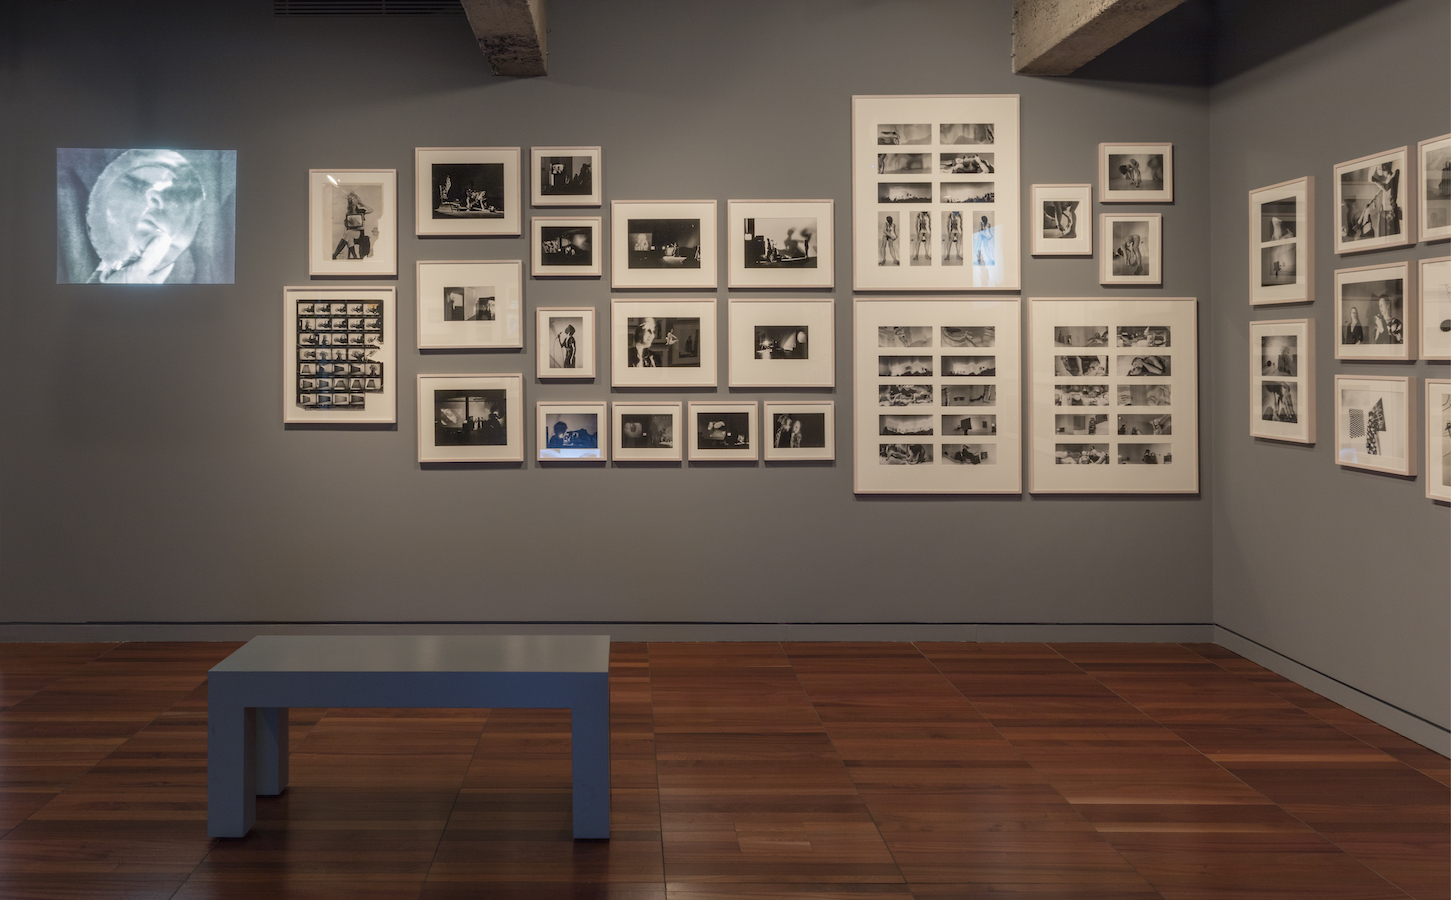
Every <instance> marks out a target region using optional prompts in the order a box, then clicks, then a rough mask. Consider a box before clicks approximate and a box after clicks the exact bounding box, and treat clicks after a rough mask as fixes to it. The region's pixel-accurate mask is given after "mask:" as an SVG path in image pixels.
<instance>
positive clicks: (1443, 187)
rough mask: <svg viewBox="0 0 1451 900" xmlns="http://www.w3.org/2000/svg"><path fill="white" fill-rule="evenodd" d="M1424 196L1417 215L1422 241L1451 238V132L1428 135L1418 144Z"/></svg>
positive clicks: (1421, 197) (1422, 194)
mask: <svg viewBox="0 0 1451 900" xmlns="http://www.w3.org/2000/svg"><path fill="white" fill-rule="evenodd" d="M1417 151H1418V152H1417V156H1418V158H1419V160H1420V165H1419V166H1418V168H1417V171H1418V172H1420V174H1421V196H1420V203H1419V204H1417V210H1416V212H1417V215H1418V216H1419V217H1420V219H1421V231H1420V236H1421V240H1422V241H1444V240H1446V239H1447V238H1451V134H1443V135H1441V136H1440V137H1434V138H1428V139H1427V140H1424V141H1421V142H1420V144H1418V145H1417Z"/></svg>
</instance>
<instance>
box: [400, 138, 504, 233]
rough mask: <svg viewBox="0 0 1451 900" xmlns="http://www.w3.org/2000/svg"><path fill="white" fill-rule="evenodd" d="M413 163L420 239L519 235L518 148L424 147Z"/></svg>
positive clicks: (416, 228)
mask: <svg viewBox="0 0 1451 900" xmlns="http://www.w3.org/2000/svg"><path fill="white" fill-rule="evenodd" d="M413 161H414V177H415V194H414V211H415V212H414V214H415V216H416V218H415V219H414V223H415V231H416V233H417V234H418V235H419V236H420V237H423V236H428V235H459V234H465V235H491V234H504V235H509V234H519V227H520V225H521V224H522V222H523V217H522V212H523V203H522V202H521V201H522V196H521V189H520V176H519V148H518V147H418V148H416V149H415V150H414V151H413Z"/></svg>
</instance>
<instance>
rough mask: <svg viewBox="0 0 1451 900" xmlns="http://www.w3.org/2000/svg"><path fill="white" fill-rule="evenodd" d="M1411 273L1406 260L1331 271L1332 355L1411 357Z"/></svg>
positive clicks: (1413, 308)
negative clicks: (1333, 326) (1333, 320)
mask: <svg viewBox="0 0 1451 900" xmlns="http://www.w3.org/2000/svg"><path fill="white" fill-rule="evenodd" d="M1414 275H1415V270H1414V269H1412V268H1411V264H1410V263H1409V262H1398V263H1385V264H1383V265H1378V266H1357V267H1355V268H1353V269H1336V270H1335V317H1336V322H1337V323H1338V328H1337V331H1338V335H1337V337H1336V340H1335V358H1336V359H1364V360H1376V361H1380V362H1404V361H1406V360H1412V359H1415V358H1416V350H1415V344H1416V341H1415V338H1414V335H1415V334H1416V304H1415V303H1413V302H1412V297H1413V294H1412V291H1413V290H1414ZM1407 336H1411V339H1410V340H1407Z"/></svg>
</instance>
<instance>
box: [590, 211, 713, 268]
mask: <svg viewBox="0 0 1451 900" xmlns="http://www.w3.org/2000/svg"><path fill="white" fill-rule="evenodd" d="M715 216H716V211H715V201H714V200H615V201H613V202H612V203H611V204H610V234H612V235H614V239H613V240H612V241H611V243H610V279H611V283H612V284H613V285H614V287H617V288H686V289H689V288H702V289H711V290H714V288H715V285H716V265H717V257H716V234H715V224H716V223H715Z"/></svg>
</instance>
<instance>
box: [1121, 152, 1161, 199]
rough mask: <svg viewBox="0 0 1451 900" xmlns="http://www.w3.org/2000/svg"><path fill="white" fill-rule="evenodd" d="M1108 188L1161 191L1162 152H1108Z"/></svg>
mask: <svg viewBox="0 0 1451 900" xmlns="http://www.w3.org/2000/svg"><path fill="white" fill-rule="evenodd" d="M1108 189H1109V190H1110V191H1114V192H1119V191H1162V190H1163V189H1164V154H1162V153H1110V154H1109V155H1108Z"/></svg>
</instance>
